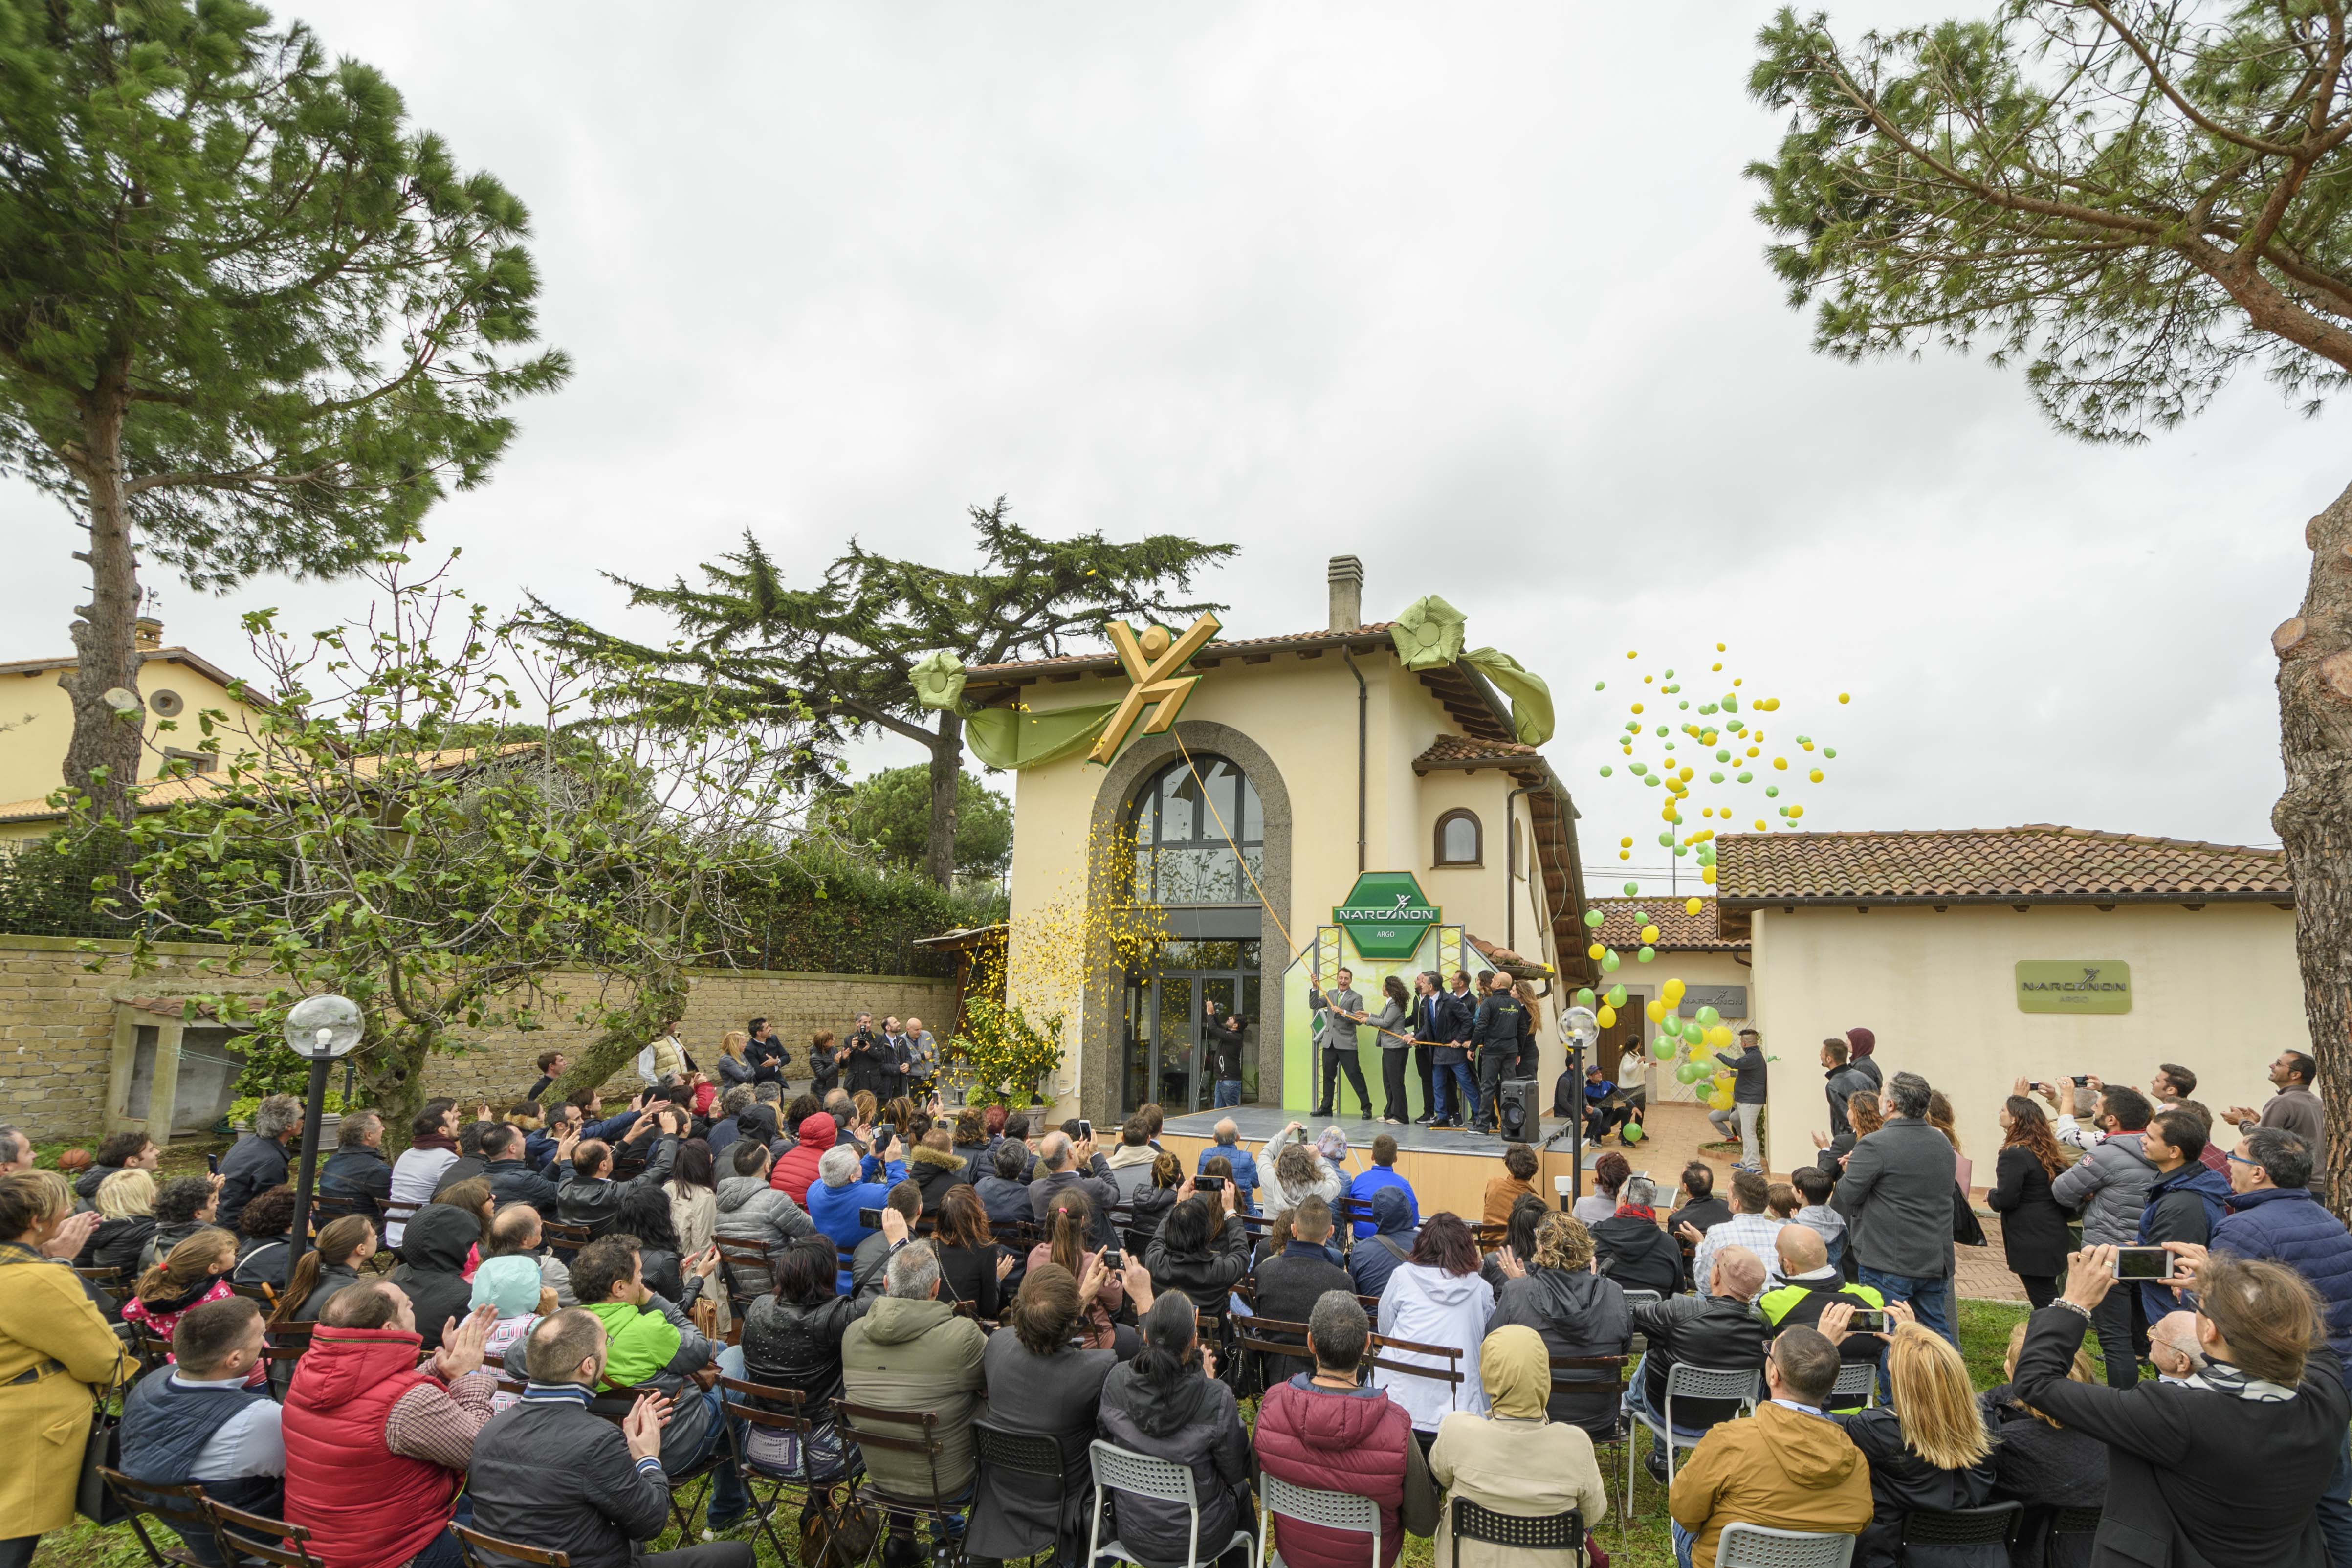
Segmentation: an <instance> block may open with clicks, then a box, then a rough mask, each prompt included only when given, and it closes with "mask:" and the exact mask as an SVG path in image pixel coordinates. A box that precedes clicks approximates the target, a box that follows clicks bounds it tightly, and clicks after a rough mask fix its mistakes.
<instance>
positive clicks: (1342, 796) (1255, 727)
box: [1007, 652, 1554, 1099]
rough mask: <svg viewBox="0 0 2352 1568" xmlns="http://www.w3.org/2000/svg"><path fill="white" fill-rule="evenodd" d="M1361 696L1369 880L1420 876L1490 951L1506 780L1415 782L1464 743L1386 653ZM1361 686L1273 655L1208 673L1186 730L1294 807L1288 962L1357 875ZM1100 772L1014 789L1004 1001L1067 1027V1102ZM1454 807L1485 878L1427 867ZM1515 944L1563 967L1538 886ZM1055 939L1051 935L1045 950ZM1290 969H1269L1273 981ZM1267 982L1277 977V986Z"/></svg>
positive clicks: (1086, 692) (1376, 656) (1047, 684)
mask: <svg viewBox="0 0 2352 1568" xmlns="http://www.w3.org/2000/svg"><path fill="white" fill-rule="evenodd" d="M1356 667H1357V668H1358V669H1360V671H1361V672H1362V674H1363V677H1364V680H1365V685H1366V689H1367V693H1368V697H1367V701H1366V704H1365V716H1366V731H1365V733H1366V756H1367V759H1368V766H1367V769H1366V774H1365V792H1364V795H1365V799H1364V805H1365V813H1364V816H1365V824H1366V827H1365V840H1366V843H1365V858H1364V864H1365V867H1366V868H1368V869H1370V870H1375V871H1381V870H1410V871H1412V873H1413V874H1414V875H1415V876H1416V877H1417V878H1419V879H1420V880H1421V884H1422V887H1423V889H1424V890H1425V891H1426V892H1427V893H1428V895H1429V897H1430V898H1431V899H1432V900H1433V901H1434V902H1436V903H1438V904H1439V905H1440V906H1441V907H1442V908H1443V909H1444V918H1445V920H1446V921H1448V922H1449V923H1451V922H1457V921H1458V922H1462V923H1465V924H1467V925H1468V926H1469V928H1470V930H1471V931H1472V932H1473V933H1474V934H1475V935H1478V936H1480V937H1484V938H1486V939H1487V940H1489V941H1493V942H1501V941H1502V940H1503V939H1504V931H1505V927H1506V924H1507V922H1506V921H1505V919H1504V910H1505V907H1506V899H1507V897H1509V896H1511V895H1509V894H1507V892H1506V890H1505V889H1506V887H1507V874H1506V869H1505V866H1506V847H1507V843H1508V837H1507V827H1506V825H1505V816H1504V809H1505V804H1506V799H1507V796H1508V795H1509V793H1510V791H1511V789H1512V787H1513V781H1512V780H1511V778H1510V776H1509V775H1508V774H1507V773H1503V772H1502V771H1501V770H1499V769H1485V770H1481V771H1479V772H1478V773H1475V774H1465V773H1433V774H1431V775H1429V776H1427V777H1426V778H1424V777H1422V776H1420V775H1417V774H1415V773H1413V771H1412V759H1413V758H1414V757H1416V756H1418V755H1419V754H1420V753H1421V752H1423V750H1425V749H1426V748H1427V747H1428V745H1429V743H1430V742H1432V741H1433V740H1434V739H1435V738H1436V737H1437V736H1438V735H1439V734H1440V733H1441V732H1444V733H1453V732H1456V731H1455V730H1454V724H1453V721H1451V720H1450V719H1449V718H1448V717H1447V715H1446V713H1445V710H1444V707H1443V706H1442V705H1440V704H1439V702H1438V701H1437V700H1436V699H1435V698H1434V697H1433V696H1432V695H1431V694H1430V692H1429V689H1428V688H1427V687H1425V686H1423V684H1422V682H1421V681H1420V679H1418V678H1417V677H1415V676H1413V675H1412V674H1411V673H1409V672H1407V671H1405V670H1403V669H1402V668H1400V667H1399V666H1398V664H1397V662H1396V660H1395V658H1394V657H1393V656H1391V655H1390V654H1388V653H1386V652H1376V653H1372V654H1370V655H1366V654H1358V655H1357V656H1356ZM1125 689H1126V683H1125V681H1124V679H1118V680H1105V679H1096V678H1091V677H1089V678H1087V679H1078V680H1074V681H1040V682H1038V683H1036V684H1034V685H1031V686H1027V687H1024V688H1022V700H1023V701H1024V702H1026V703H1028V704H1029V705H1030V706H1031V708H1032V709H1033V710H1036V711H1040V712H1043V711H1047V710H1053V709H1056V708H1064V707H1076V706H1081V705H1085V704H1088V703H1100V702H1108V701H1114V700H1117V699H1118V696H1119V695H1120V694H1121V693H1122V692H1123V691H1124V690H1125ZM1356 715H1357V688H1356V681H1355V678H1354V677H1353V676H1352V675H1351V674H1350V673H1349V668H1348V666H1347V664H1346V662H1345V661H1344V660H1342V659H1341V658H1339V654H1338V653H1337V652H1327V653H1324V654H1322V655H1321V656H1320V657H1318V658H1300V657H1299V656H1297V655H1296V654H1290V653H1277V654H1276V655H1274V656H1273V658H1271V659H1270V660H1269V661H1268V662H1266V663H1264V664H1244V663H1241V662H1239V661H1236V660H1227V661H1224V662H1223V663H1220V664H1219V665H1217V666H1216V667H1215V668H1211V669H1207V670H1204V671H1202V679H1201V683H1200V684H1199V686H1197V687H1196V688H1194V689H1193V692H1192V697H1191V698H1190V699H1189V700H1187V701H1186V703H1185V706H1184V710H1183V720H1184V721H1186V722H1188V723H1190V722H1193V721H1212V722H1216V723H1222V724H1227V725H1231V726H1232V727H1234V729H1237V730H1239V731H1242V732H1244V734H1246V735H1248V736H1249V737H1250V738H1251V739H1252V740H1254V741H1255V742H1257V743H1258V744H1259V745H1260V746H1262V747H1264V748H1265V751H1266V752H1267V753H1268V754H1269V755H1270V756H1271V757H1272V758H1273V760H1274V763H1275V765H1276V768H1277V769H1278V770H1279V771H1280V773H1281V774H1282V779H1283V783H1284V785H1285V786H1286V789H1287V791H1288V793H1289V796H1290V804H1291V815H1292V851H1291V866H1290V875H1291V883H1290V886H1291V899H1290V901H1289V906H1288V907H1287V908H1286V909H1282V910H1277V911H1276V913H1277V915H1278V916H1279V917H1280V919H1281V921H1282V923H1283V925H1284V927H1285V928H1286V930H1287V931H1289V933H1290V935H1291V938H1292V942H1293V947H1294V950H1295V949H1296V948H1297V946H1298V945H1301V944H1303V943H1305V942H1307V941H1308V940H1310V939H1311V937H1312V934H1313V931H1314V928H1315V927H1316V926H1318V924H1322V923H1325V922H1327V921H1328V920H1329V919H1330V910H1331V906H1332V905H1333V904H1335V903H1337V902H1338V901H1339V900H1340V899H1341V898H1342V897H1344V896H1345V894H1346V893H1347V891H1348V889H1349V887H1350V886H1351V885H1352V884H1353V883H1354V881H1355V878H1356V871H1357V861H1356ZM1103 772H1104V770H1103V769H1101V768H1099V767H1097V766H1095V765H1094V764H1092V763H1088V762H1087V761H1086V760H1085V758H1084V757H1083V755H1080V756H1073V757H1067V758H1064V759H1062V760H1061V761H1058V762H1055V763H1046V764H1045V765H1043V766H1039V767H1034V768H1024V769H1022V770H1021V771H1020V773H1018V775H1017V777H1016V778H1015V780H1014V781H1013V809H1014V812H1015V826H1016V830H1015V832H1014V835H1013V870H1012V913H1011V921H1012V927H1011V931H1010V933H1009V941H1008V947H1007V967H1008V995H1009V998H1010V1000H1012V1001H1013V1003H1015V1004H1016V1005H1021V1006H1023V1007H1024V1008H1025V1009H1027V1010H1029V1012H1030V1016H1032V1017H1033V1018H1035V1017H1037V1016H1040V1015H1042V1014H1045V1013H1050V1012H1054V1011H1057V1010H1058V1011H1062V1012H1064V1013H1065V1014H1066V1015H1067V1016H1066V1022H1065V1026H1064V1039H1065V1041H1066V1042H1067V1044H1068V1047H1069V1049H1068V1050H1067V1051H1066V1054H1065V1057H1064V1065H1063V1068H1062V1073H1061V1076H1060V1078H1059V1079H1057V1082H1056V1088H1057V1090H1058V1093H1059V1095H1060V1097H1061V1098H1063V1099H1069V1098H1072V1097H1075V1096H1076V1094H1077V1093H1078V1092H1079V1090H1080V1087H1081V1086H1080V1083H1079V1062H1078V1059H1077V1056H1078V1053H1077V1051H1076V1043H1077V1041H1078V1040H1079V1039H1080V1038H1081V1037H1082V1034H1083V1028H1082V1016H1083V1011H1084V1005H1085V999H1084V996H1083V994H1082V989H1083V979H1084V977H1083V976H1082V975H1081V974H1079V973H1078V972H1077V969H1076V965H1074V964H1073V963H1071V962H1069V960H1068V958H1067V957H1066V949H1067V947H1068V943H1067V942H1066V934H1067V933H1068V932H1069V931H1071V930H1072V929H1073V928H1072V922H1071V921H1070V919H1069V918H1068V916H1067V914H1066V911H1067V910H1070V909H1071V908H1073V907H1074V906H1082V905H1083V902H1084V895H1085V885H1086V864H1085V863H1086V853H1087V832H1088V827H1087V825H1088V823H1089V822H1090V821H1091V820H1092V818H1093V816H1094V811H1095V804H1096V792H1097V789H1098V788H1099V787H1100V781H1101V779H1102V777H1103ZM1455 805H1466V806H1469V807H1470V808H1471V809H1473V810H1475V811H1476V812H1477V813H1478V815H1479V819H1480V822H1481V825H1482V826H1483V827H1484V829H1485V833H1486V856H1485V859H1486V864H1485V866H1484V867H1483V868H1480V869H1477V870H1475V871H1473V870H1460V869H1449V870H1444V871H1440V870H1436V869H1435V868H1433V867H1432V865H1431V858H1432V853H1433V846H1434V837H1433V835H1434V829H1435V825H1436V821H1437V818H1438V816H1440V815H1441V814H1443V813H1444V812H1445V811H1446V810H1449V809H1451V808H1452V807H1454V806H1455ZM1514 815H1516V816H1518V817H1519V819H1520V828H1521V834H1522V842H1523V843H1526V844H1531V843H1532V842H1533V839H1532V823H1531V820H1530V818H1529V816H1528V807H1527V804H1526V801H1525V799H1524V798H1522V799H1521V800H1520V801H1519V802H1518V803H1517V807H1516V809H1515V812H1514ZM1516 896H1517V900H1518V905H1519V908H1518V913H1517V930H1516V935H1517V943H1518V949H1519V951H1520V952H1529V953H1536V952H1540V953H1541V954H1542V955H1543V956H1544V957H1545V958H1546V959H1547V960H1548V961H1550V960H1553V958H1554V954H1553V953H1552V952H1551V948H1550V943H1549V923H1548V922H1547V921H1544V920H1543V919H1542V918H1541V913H1540V903H1539V900H1540V897H1541V886H1540V883H1539V882H1538V883H1536V884H1534V885H1533V886H1532V887H1531V886H1530V884H1529V883H1528V882H1527V881H1526V880H1525V879H1521V880H1520V881H1519V882H1517V884H1516ZM1048 933H1050V935H1049V934H1048ZM1286 956H1287V955H1276V954H1275V953H1273V952H1268V953H1266V954H1265V964H1266V967H1267V969H1268V971H1269V972H1272V971H1274V970H1276V968H1277V966H1278V965H1279V964H1280V963H1282V962H1283V961H1284V958H1285V957H1286ZM1268 979H1269V981H1270V980H1271V979H1272V974H1271V973H1269V975H1268Z"/></svg>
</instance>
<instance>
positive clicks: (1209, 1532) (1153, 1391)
mask: <svg viewBox="0 0 2352 1568" xmlns="http://www.w3.org/2000/svg"><path fill="white" fill-rule="evenodd" d="M1178 1206H1179V1207H1180V1208H1181V1206H1182V1205H1178ZM1154 1278H1155V1279H1157V1278H1158V1276H1157V1275H1156V1274H1155V1275H1154ZM1198 1323H1199V1314H1198V1312H1197V1311H1196V1310H1195V1309H1194V1308H1193V1305H1192V1300H1191V1299H1190V1298H1189V1297H1187V1296H1186V1295H1185V1294H1184V1292H1182V1291H1181V1290H1163V1291H1161V1293H1160V1295H1159V1296H1158V1297H1157V1298H1156V1299H1155V1300H1153V1301H1152V1303H1151V1310H1150V1311H1148V1312H1146V1313H1144V1314H1143V1323H1142V1342H1143V1345H1142V1349H1141V1350H1139V1351H1138V1352H1136V1357H1135V1359H1134V1360H1133V1361H1130V1362H1124V1363H1120V1364H1119V1365H1118V1366H1116V1367H1114V1368H1112V1369H1111V1373H1110V1376H1109V1377H1108V1378H1107V1379H1106V1380H1105V1381H1104V1383H1103V1391H1102V1404H1101V1406H1100V1413H1099V1415H1098V1416H1097V1424H1098V1427H1099V1432H1100V1435H1101V1436H1103V1437H1105V1438H1107V1439H1108V1440H1109V1441H1111V1442H1113V1443H1116V1444H1117V1445H1118V1446H1119V1447H1122V1448H1126V1449H1129V1450H1131V1451H1133V1452H1135V1453H1138V1454H1148V1455H1150V1457H1151V1458H1155V1459H1166V1460H1168V1461H1169V1462H1170V1463H1171V1464H1176V1465H1181V1466H1182V1467H1184V1468H1186V1469H1189V1470H1190V1471H1192V1496H1193V1497H1194V1499H1195V1500H1197V1504H1198V1507H1199V1510H1200V1560H1201V1562H1202V1563H1222V1564H1225V1565H1226V1568H1236V1565H1240V1564H1244V1563H1246V1562H1247V1561H1248V1555H1245V1554H1249V1555H1254V1547H1253V1546H1252V1545H1251V1543H1249V1542H1236V1543H1234V1545H1233V1546H1232V1548H1231V1550H1230V1551H1228V1550H1227V1546H1226V1543H1227V1542H1233V1541H1234V1535H1235V1533H1236V1532H1237V1531H1247V1532H1249V1533H1250V1534H1251V1535H1252V1537H1253V1538H1255V1524H1256V1519H1255V1504H1254V1503H1253V1501H1252V1500H1251V1498H1250V1489H1249V1473H1250V1440H1249V1434H1248V1432H1247V1431H1245V1430H1244V1428H1243V1426H1242V1415H1241V1407H1240V1405H1238V1404H1236V1403H1235V1401H1234V1391H1233V1390H1232V1389H1231V1388H1228V1387H1227V1386H1226V1385H1225V1384H1223V1383H1221V1382H1219V1381H1218V1379H1217V1375H1216V1373H1217V1358H1216V1354H1215V1352H1213V1351H1211V1350H1210V1349H1209V1348H1208V1347H1207V1346H1206V1345H1203V1344H1202V1343H1201V1341H1200V1331H1199V1327H1198ZM1110 1495H1111V1497H1112V1498H1113V1499H1114V1503H1113V1506H1114V1507H1115V1508H1116V1509H1117V1510H1118V1538H1119V1540H1120V1542H1122V1543H1123V1544H1125V1545H1126V1547H1127V1548H1128V1550H1129V1551H1130V1552H1133V1553H1134V1554H1135V1555H1136V1556H1138V1557H1140V1558H1143V1559H1144V1560H1146V1561H1148V1562H1153V1563H1181V1562H1183V1561H1184V1560H1185V1557H1184V1552H1185V1548H1186V1546H1187V1545H1188V1544H1189V1543H1190V1542H1191V1540H1192V1528H1191V1526H1192V1517H1191V1510H1187V1509H1186V1508H1185V1507H1184V1505H1183V1504H1181V1503H1173V1502H1164V1501H1162V1500H1160V1499H1157V1498H1147V1497H1143V1496H1141V1495H1139V1494H1138V1493H1134V1492H1123V1491H1118V1490H1116V1489H1113V1490H1112V1491H1111V1493H1110Z"/></svg>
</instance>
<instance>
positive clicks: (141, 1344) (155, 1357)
mask: <svg viewBox="0 0 2352 1568" xmlns="http://www.w3.org/2000/svg"><path fill="white" fill-rule="evenodd" d="M132 1348H134V1349H135V1350H137V1351H138V1352H139V1371H140V1374H141V1375H142V1376H144V1375H145V1374H146V1373H151V1372H152V1371H154V1370H155V1369H156V1368H157V1367H159V1366H162V1365H163V1364H164V1363H166V1362H168V1361H170V1360H171V1359H172V1342H171V1341H170V1340H167V1339H165V1338H164V1337H163V1335H161V1334H159V1333H157V1332H155V1331H153V1330H152V1329H150V1328H148V1327H147V1326H146V1325H145V1324H143V1323H142V1324H141V1325H140V1327H139V1331H138V1339H137V1342H136V1343H135V1344H134V1346H133V1347H132Z"/></svg>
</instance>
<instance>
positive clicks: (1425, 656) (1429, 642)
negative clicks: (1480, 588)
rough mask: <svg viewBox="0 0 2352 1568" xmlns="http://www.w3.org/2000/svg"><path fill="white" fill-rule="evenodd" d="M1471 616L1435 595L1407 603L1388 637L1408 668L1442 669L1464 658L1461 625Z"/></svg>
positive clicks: (1466, 624)
mask: <svg viewBox="0 0 2352 1568" xmlns="http://www.w3.org/2000/svg"><path fill="white" fill-rule="evenodd" d="M1469 624H1470V617H1469V616H1465V615H1464V614H1463V613H1462V612H1461V611H1459V610H1457V609H1455V608H1454V606H1453V605H1449V604H1447V603H1446V602H1445V601H1444V600H1443V599H1441V598H1439V597H1438V596H1437V595H1434V594H1432V595H1429V596H1428V597H1427V598H1425V599H1416V600H1414V601H1413V602H1412V604H1410V605H1406V606H1405V610H1404V613H1403V614H1402V615H1401V616H1397V618H1396V619H1395V621H1393V622H1392V623H1391V624H1390V626H1389V640H1390V641H1391V642H1392V643H1394V644H1396V650H1397V658H1401V659H1402V660H1403V661H1404V667H1405V668H1407V669H1440V668H1444V667H1445V666H1446V665H1449V664H1452V663H1453V662H1454V660H1455V659H1457V658H1461V657H1462V640H1463V636H1462V628H1463V627H1464V626H1468V625H1469Z"/></svg>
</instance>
